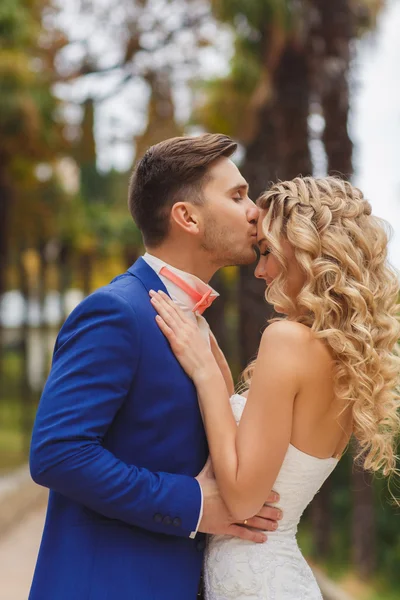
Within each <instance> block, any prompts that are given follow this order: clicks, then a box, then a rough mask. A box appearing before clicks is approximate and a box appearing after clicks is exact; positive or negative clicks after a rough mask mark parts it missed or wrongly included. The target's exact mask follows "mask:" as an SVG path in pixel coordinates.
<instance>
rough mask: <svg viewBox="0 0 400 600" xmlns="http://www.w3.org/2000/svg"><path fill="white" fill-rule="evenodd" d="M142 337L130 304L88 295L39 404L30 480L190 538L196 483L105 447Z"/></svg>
mask: <svg viewBox="0 0 400 600" xmlns="http://www.w3.org/2000/svg"><path fill="white" fill-rule="evenodd" d="M139 332H140V329H139V327H138V326H137V321H136V315H135V313H134V311H133V309H132V307H131V306H130V305H129V304H128V303H127V302H126V301H125V300H124V299H123V298H121V297H119V296H118V295H116V294H115V293H113V292H110V291H107V290H104V291H100V292H96V293H95V294H93V295H92V296H89V297H88V298H86V300H84V301H83V302H82V303H81V304H80V305H79V306H78V307H77V308H76V309H75V311H74V312H73V313H72V314H71V315H70V317H69V318H68V319H67V321H66V323H65V324H64V326H63V328H62V329H61V331H60V334H59V336H58V338H57V342H56V346H55V350H54V357H53V364H52V368H51V372H50V375H49V378H48V380H47V383H46V386H45V388H44V391H43V394H42V398H41V400H40V403H39V408H38V412H37V416H36V421H35V425H34V429H33V435H32V443H31V452H30V468H31V475H32V478H33V480H34V481H35V482H36V483H38V484H39V485H43V486H45V487H48V488H50V489H52V490H54V491H56V492H59V493H61V494H63V495H65V496H67V497H69V498H71V499H73V500H75V501H76V502H79V503H81V504H83V505H85V506H87V507H89V508H91V509H93V510H95V511H96V512H99V513H101V514H103V515H104V516H106V517H109V518H112V519H119V520H121V521H124V522H126V523H129V524H131V525H136V526H138V527H142V528H145V529H148V530H150V531H154V532H158V533H166V534H170V535H171V534H173V535H177V536H182V537H189V536H190V535H191V533H192V532H193V531H195V529H196V526H197V521H198V518H199V513H200V506H201V492H200V488H199V485H198V482H197V481H196V480H195V479H194V478H192V477H188V476H185V475H173V474H169V473H162V472H159V473H153V472H150V471H148V470H147V469H143V468H139V467H136V466H135V465H129V464H126V463H124V462H123V461H121V460H119V459H118V458H117V457H116V456H114V455H113V454H112V453H111V452H109V451H108V450H107V449H106V448H104V446H103V438H104V436H105V434H106V432H107V430H108V428H109V426H110V425H111V423H112V421H113V419H114V417H115V415H116V413H117V411H118V410H119V408H120V407H121V405H122V404H123V402H124V400H125V399H126V397H127V394H128V391H129V389H130V387H131V385H132V383H133V379H134V376H135V372H136V369H137V365H138V362H139V353H140V335H139ZM164 515H168V516H170V517H171V518H172V520H173V526H172V527H171V523H170V521H171V519H166V521H167V523H166V524H165V523H164V519H163V516H164Z"/></svg>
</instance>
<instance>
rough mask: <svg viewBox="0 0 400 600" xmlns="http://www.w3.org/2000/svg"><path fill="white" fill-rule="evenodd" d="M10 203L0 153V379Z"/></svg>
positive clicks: (10, 194)
mask: <svg viewBox="0 0 400 600" xmlns="http://www.w3.org/2000/svg"><path fill="white" fill-rule="evenodd" d="M11 203H12V189H11V186H10V185H9V182H8V178H7V173H6V166H5V158H4V157H3V156H2V155H1V153H0V379H1V374H2V365H3V351H4V340H3V337H4V335H3V320H2V317H3V312H2V306H1V305H2V298H3V295H4V293H5V291H6V289H7V267H8V240H9V216H10V207H11Z"/></svg>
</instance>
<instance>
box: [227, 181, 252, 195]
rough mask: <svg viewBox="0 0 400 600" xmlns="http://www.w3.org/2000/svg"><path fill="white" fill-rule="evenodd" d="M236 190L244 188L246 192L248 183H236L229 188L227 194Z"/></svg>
mask: <svg viewBox="0 0 400 600" xmlns="http://www.w3.org/2000/svg"><path fill="white" fill-rule="evenodd" d="M238 190H245V191H246V192H248V190H249V184H248V183H238V184H237V185H234V186H233V187H231V188H229V190H228V194H232V193H233V192H237V191H238Z"/></svg>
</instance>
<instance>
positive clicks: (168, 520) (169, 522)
mask: <svg viewBox="0 0 400 600" xmlns="http://www.w3.org/2000/svg"><path fill="white" fill-rule="evenodd" d="M163 523H164V525H171V523H172V519H171V517H169V516H168V515H167V516H166V517H164V518H163Z"/></svg>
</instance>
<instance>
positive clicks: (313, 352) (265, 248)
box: [151, 177, 400, 600]
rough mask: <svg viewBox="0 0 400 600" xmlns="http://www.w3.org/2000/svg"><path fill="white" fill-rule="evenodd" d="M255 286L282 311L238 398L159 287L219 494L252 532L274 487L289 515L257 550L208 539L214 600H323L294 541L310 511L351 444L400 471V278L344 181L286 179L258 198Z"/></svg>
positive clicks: (377, 464) (372, 462) (380, 235)
mask: <svg viewBox="0 0 400 600" xmlns="http://www.w3.org/2000/svg"><path fill="white" fill-rule="evenodd" d="M257 204H258V206H259V208H260V210H261V215H260V219H259V222H258V246H259V250H260V259H259V262H258V265H257V267H256V271H255V275H256V277H258V278H260V279H263V280H264V281H265V283H266V286H267V291H266V298H267V300H268V301H269V302H270V303H272V304H273V305H274V307H275V310H276V311H277V312H278V313H280V314H282V315H284V316H283V317H282V318H279V319H275V320H274V322H272V323H271V324H270V325H269V326H268V327H267V328H266V330H265V331H264V333H263V335H262V339H261V344H260V348H259V352H258V356H257V359H256V360H255V361H254V362H253V363H252V364H251V365H250V366H249V367H248V368H247V369H246V371H245V373H244V382H245V387H246V392H245V393H243V394H235V395H234V396H232V397H231V398H230V399H229V396H228V392H227V387H226V385H225V380H224V378H223V376H222V375H221V371H220V369H219V367H218V365H217V362H216V361H215V359H214V357H213V354H212V352H211V351H210V350H209V348H208V346H207V344H206V343H205V342H204V340H203V338H202V336H201V334H200V333H199V331H198V328H197V327H196V325H193V324H192V321H190V320H188V318H187V317H186V316H185V315H184V313H183V312H182V311H181V310H180V309H179V308H178V307H177V306H176V305H175V304H174V303H173V302H172V301H171V300H170V298H169V297H168V296H166V295H165V294H163V293H162V292H161V293H156V292H153V291H152V292H151V296H152V302H153V305H154V307H155V308H156V310H157V312H158V313H159V315H158V316H157V321H158V324H159V327H160V329H161V330H162V332H163V333H164V334H165V336H166V337H167V338H168V340H169V342H170V344H171V347H172V350H173V351H174V353H175V355H176V357H177V359H178V360H179V362H180V363H181V365H182V367H183V368H184V369H185V371H186V372H187V373H188V375H189V376H190V377H192V379H193V381H194V383H195V385H196V388H197V391H198V398H199V404H200V408H201V412H202V416H203V420H204V425H205V429H206V433H207V438H208V442H209V448H210V456H211V460H212V466H213V469H214V473H215V477H216V480H217V483H218V486H219V488H220V492H221V495H222V497H223V499H224V501H225V503H226V505H227V507H228V509H229V511H230V512H231V513H232V515H233V516H234V518H235V519H237V520H238V521H241V522H243V523H246V520H247V519H248V518H250V517H251V516H252V515H253V514H256V513H257V512H258V511H259V509H260V507H261V506H262V505H263V501H264V499H265V498H266V497H267V496H268V494H269V492H270V490H271V489H272V488H274V490H276V491H277V492H278V493H279V494H280V504H279V506H280V508H282V510H283V519H282V521H281V522H280V524H279V527H278V529H277V530H276V531H275V532H272V533H269V535H268V540H267V541H266V542H265V543H264V544H262V545H257V544H253V543H251V542H245V541H242V540H239V539H235V538H231V537H228V536H214V537H211V538H210V539H209V543H208V548H207V552H206V558H205V571H204V578H205V595H206V600H228V599H235V600H321V598H322V596H321V593H320V591H319V589H318V586H317V583H316V581H315V579H314V578H313V575H312V573H311V570H310V569H309V567H308V565H307V563H306V562H305V560H304V558H303V557H302V555H301V552H300V550H299V548H298V545H297V542H296V531H297V525H298V522H299V520H300V517H301V514H302V512H303V511H304V509H305V508H306V506H307V505H308V504H309V502H310V501H311V500H312V498H313V496H314V495H315V493H316V492H317V491H318V490H319V488H320V487H321V485H322V484H323V482H324V481H325V479H326V478H327V477H328V476H329V475H330V474H331V473H332V471H333V470H334V469H335V467H336V465H337V464H338V461H339V460H340V457H341V455H342V454H343V452H344V451H345V449H346V446H347V444H348V442H349V438H350V436H351V435H352V434H353V435H354V436H355V438H356V439H357V442H358V446H359V450H360V454H359V457H360V458H362V461H363V465H364V468H365V469H368V470H372V471H381V472H382V473H383V474H384V475H385V476H389V475H391V474H393V473H394V472H395V464H396V455H395V449H396V448H395V439H396V435H397V434H398V433H399V430H400V426H399V424H400V421H399V412H398V409H399V396H398V394H397V393H396V391H395V389H396V386H397V384H398V382H399V375H398V373H399V359H398V358H397V354H396V352H395V345H396V342H397V340H398V338H399V337H400V328H399V325H398V321H397V319H396V311H397V305H396V302H397V298H398V293H399V283H398V280H397V278H396V275H395V274H394V273H393V272H392V271H391V270H390V267H389V266H388V265H387V263H386V254H387V235H386V233H385V230H384V227H383V223H382V222H381V221H380V220H379V219H378V218H376V217H374V216H372V215H371V207H370V204H369V203H368V202H367V201H366V200H365V199H364V198H363V195H362V193H361V192H360V190H358V189H357V188H355V187H353V186H352V185H350V184H349V183H347V182H345V181H342V180H340V179H336V178H331V177H328V178H325V179H314V178H311V177H306V178H296V179H294V180H293V181H286V182H280V183H277V184H275V185H273V186H272V187H271V189H270V190H269V191H267V192H265V193H264V194H263V195H262V196H261V197H260V198H259V200H258V202H257Z"/></svg>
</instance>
